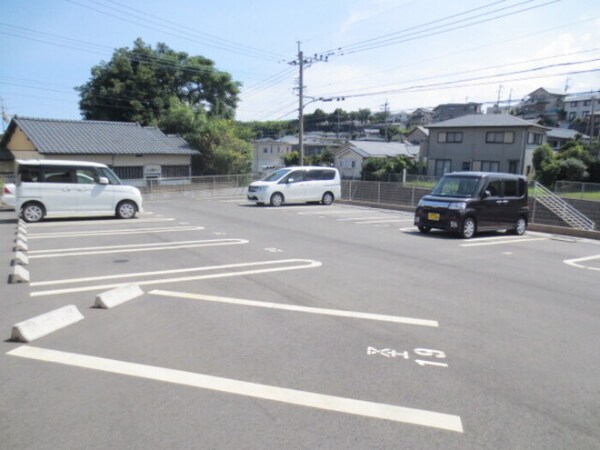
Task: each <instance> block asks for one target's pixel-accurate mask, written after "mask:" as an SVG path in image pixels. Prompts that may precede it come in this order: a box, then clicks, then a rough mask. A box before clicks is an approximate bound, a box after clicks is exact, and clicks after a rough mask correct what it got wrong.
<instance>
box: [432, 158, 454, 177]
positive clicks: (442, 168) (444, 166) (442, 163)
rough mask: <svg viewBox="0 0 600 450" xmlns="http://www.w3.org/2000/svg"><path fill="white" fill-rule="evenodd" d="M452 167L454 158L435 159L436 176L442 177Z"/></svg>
mask: <svg viewBox="0 0 600 450" xmlns="http://www.w3.org/2000/svg"><path fill="white" fill-rule="evenodd" d="M451 168H452V160H450V159H436V160H435V173H434V175H435V176H436V177H441V176H442V175H444V174H445V173H446V172H450V169H451Z"/></svg>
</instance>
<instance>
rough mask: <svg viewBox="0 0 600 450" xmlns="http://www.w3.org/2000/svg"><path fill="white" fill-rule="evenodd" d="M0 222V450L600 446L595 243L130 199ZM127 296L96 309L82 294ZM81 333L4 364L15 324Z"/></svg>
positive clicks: (41, 344) (308, 209) (316, 211)
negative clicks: (56, 316) (117, 208)
mask: <svg viewBox="0 0 600 450" xmlns="http://www.w3.org/2000/svg"><path fill="white" fill-rule="evenodd" d="M145 209H146V212H145V213H144V214H142V215H140V216H139V217H138V218H137V219H133V220H117V219H106V218H103V219H91V220H90V219H77V220H51V221H50V220H49V221H44V222H41V223H39V224H29V225H27V226H26V237H27V244H28V248H29V250H28V252H27V256H28V258H29V264H28V265H27V266H26V268H27V270H28V272H29V275H30V281H29V283H19V284H10V283H8V278H9V277H8V275H9V273H10V272H11V269H12V267H11V261H12V259H13V258H14V251H13V247H14V238H15V233H16V231H17V222H16V218H15V216H14V213H12V212H10V211H0V230H1V233H0V245H1V246H2V247H1V248H2V255H3V264H4V268H5V271H4V274H5V276H4V283H2V287H1V289H2V292H1V294H0V297H1V298H2V300H1V301H0V330H3V331H2V332H3V333H4V336H5V338H4V340H3V343H2V345H3V351H2V352H0V398H1V399H2V401H1V402H0V448H6V449H9V448H10V449H15V448H28V449H50V448H52V449H56V448H144V449H148V448H203V449H204V448H219V449H226V448H231V449H264V448H289V449H296V448H298V449H309V448H310V449H314V448H323V449H338V448H339V449H348V448H352V449H355V448H356V449H372V448H377V449H387V448H390V449H392V448H394V449H395V448H411V449H418V448H422V449H432V448H441V449H499V448H534V449H538V448H577V449H597V448H599V447H600V428H599V427H598V423H599V421H600V415H599V412H600V397H599V396H598V393H599V392H600V363H599V361H598V356H597V354H598V348H600V327H599V326H598V325H599V319H600V303H599V302H598V288H599V287H600V245H599V244H600V243H599V242H598V241H591V240H585V239H576V238H571V237H562V236H555V235H549V234H543V233H535V232H527V233H526V234H525V235H524V236H512V235H508V234H505V233H502V232H500V233H490V234H484V235H480V236H477V237H475V238H474V239H471V240H468V241H466V240H462V239H459V238H457V237H456V236H453V235H451V234H447V233H443V232H435V231H433V232H432V233H430V234H428V235H424V234H420V233H419V232H418V231H417V230H416V228H415V227H414V226H413V225H412V215H411V214H409V213H406V212H402V211H387V210H380V209H376V208H367V207H359V206H352V205H340V204H334V205H332V206H322V205H313V204H310V205H291V206H283V207H280V208H272V207H259V206H255V205H253V204H251V203H248V202H246V201H245V200H244V199H243V198H239V197H214V198H203V199H192V198H186V199H173V198H170V199H164V200H160V199H159V200H154V201H148V202H146V204H145ZM128 283H133V284H137V285H138V286H139V287H140V288H141V289H142V290H143V291H144V294H143V295H142V296H140V297H137V298H134V299H132V300H130V301H128V302H126V303H124V304H122V305H120V306H117V307H115V308H113V309H107V310H104V309H97V308H93V307H92V306H93V304H94V300H95V296H96V295H97V294H98V293H101V292H106V291H107V290H110V289H113V288H115V287H117V286H120V285H123V284H128ZM65 305H75V306H76V307H77V308H78V309H79V311H80V312H81V313H82V314H83V316H84V317H85V318H84V320H82V321H80V322H78V323H76V324H73V325H71V326H68V327H66V328H64V329H61V330H59V331H56V332H55V333H52V334H49V335H47V336H45V337H42V338H40V339H38V340H36V341H34V342H31V343H27V344H23V343H18V342H13V341H10V339H9V338H10V334H11V328H12V326H13V325H14V324H15V323H17V322H20V321H23V320H26V319H28V318H31V317H34V316H37V315H39V314H43V313H46V312H48V311H52V310H54V309H56V308H60V307H62V306H65Z"/></svg>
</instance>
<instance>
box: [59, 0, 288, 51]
mask: <svg viewBox="0 0 600 450" xmlns="http://www.w3.org/2000/svg"><path fill="white" fill-rule="evenodd" d="M65 1H67V2H69V3H71V4H73V5H77V6H80V7H82V8H86V9H89V10H91V11H95V12H97V13H100V14H104V15H106V16H109V17H113V18H115V19H118V20H122V21H124V22H128V23H131V24H134V25H138V26H141V27H144V28H148V29H150V30H154V31H158V32H160V33H164V34H167V35H169V36H174V37H177V38H179V39H184V40H187V41H190V42H194V43H196V44H202V45H208V46H209V47H213V48H217V49H219V50H223V51H228V52H231V53H235V54H238V55H243V56H247V57H251V58H258V59H263V60H268V61H272V62H277V61H278V59H277V58H276V57H273V56H266V55H264V54H262V53H258V52H256V51H252V50H249V49H242V48H235V47H232V46H230V45H227V44H226V43H221V44H219V43H215V42H211V41H210V40H208V39H206V38H203V39H202V40H200V39H195V38H191V37H189V36H188V35H185V34H182V33H177V32H175V33H174V32H171V31H166V30H165V29H161V28H156V27H155V26H151V25H146V24H144V23H140V22H138V21H136V20H131V19H128V18H126V17H122V16H120V15H117V14H113V13H111V12H107V11H103V10H101V9H98V8H96V7H92V6H89V5H84V4H82V3H79V2H77V1H75V0H65ZM100 6H103V5H100ZM104 7H106V6H104ZM109 9H112V10H114V9H115V8H110V7H109ZM121 14H122V12H121ZM135 19H137V20H141V21H143V22H149V23H153V24H156V21H152V20H149V19H144V18H141V17H135ZM156 25H157V26H159V27H163V28H167V29H174V28H173V27H171V26H167V25H162V24H156Z"/></svg>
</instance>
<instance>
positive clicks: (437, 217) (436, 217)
mask: <svg viewBox="0 0 600 450" xmlns="http://www.w3.org/2000/svg"><path fill="white" fill-rule="evenodd" d="M427 220H440V215H439V214H438V213H428V214H427Z"/></svg>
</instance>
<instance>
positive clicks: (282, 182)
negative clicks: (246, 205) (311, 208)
mask: <svg viewBox="0 0 600 450" xmlns="http://www.w3.org/2000/svg"><path fill="white" fill-rule="evenodd" d="M341 196H342V187H341V181H340V174H339V172H338V171H337V169H334V168H331V167H318V166H301V167H285V168H283V169H279V170H276V171H275V172H273V173H271V174H270V175H268V176H267V177H265V178H263V179H262V180H260V181H255V182H253V183H251V184H250V186H248V200H251V201H255V202H256V203H257V204H259V205H262V204H265V203H270V204H271V205H272V206H280V205H282V204H283V203H304V202H321V203H323V204H324V205H331V204H332V203H333V202H334V201H335V199H336V198H340V197H341Z"/></svg>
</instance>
